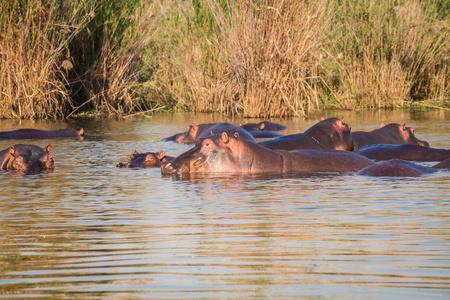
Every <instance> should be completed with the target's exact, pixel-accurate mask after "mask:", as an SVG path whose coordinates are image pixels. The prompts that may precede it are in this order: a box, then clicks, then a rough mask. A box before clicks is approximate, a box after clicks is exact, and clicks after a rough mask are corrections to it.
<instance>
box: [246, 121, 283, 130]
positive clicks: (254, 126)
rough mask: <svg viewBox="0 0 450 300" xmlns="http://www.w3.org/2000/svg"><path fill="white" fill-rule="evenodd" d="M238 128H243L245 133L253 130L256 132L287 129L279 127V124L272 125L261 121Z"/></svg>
mask: <svg viewBox="0 0 450 300" xmlns="http://www.w3.org/2000/svg"><path fill="white" fill-rule="evenodd" d="M239 127H242V128H244V129H245V130H247V131H254V130H258V131H280V130H285V129H287V127H286V126H284V125H281V124H277V123H272V122H269V121H262V122H259V123H247V124H239Z"/></svg>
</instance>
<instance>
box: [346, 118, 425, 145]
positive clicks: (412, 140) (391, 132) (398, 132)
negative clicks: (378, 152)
mask: <svg viewBox="0 0 450 300" xmlns="http://www.w3.org/2000/svg"><path fill="white" fill-rule="evenodd" d="M352 138H353V143H354V149H355V150H356V149H358V148H361V147H364V146H368V145H373V144H393V145H402V144H412V145H420V146H425V147H428V146H429V144H428V143H427V142H425V141H421V140H419V139H418V138H416V137H415V136H414V128H412V127H406V124H403V125H400V124H397V123H391V124H388V125H385V124H384V123H381V128H378V129H375V130H373V131H370V132H365V131H355V132H352Z"/></svg>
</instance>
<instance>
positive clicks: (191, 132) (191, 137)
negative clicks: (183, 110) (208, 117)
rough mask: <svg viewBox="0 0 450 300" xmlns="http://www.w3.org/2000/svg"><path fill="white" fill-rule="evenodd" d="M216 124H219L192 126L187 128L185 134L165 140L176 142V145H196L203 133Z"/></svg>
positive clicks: (178, 134)
mask: <svg viewBox="0 0 450 300" xmlns="http://www.w3.org/2000/svg"><path fill="white" fill-rule="evenodd" d="M216 124H217V123H206V124H199V125H195V124H192V125H189V126H188V127H187V130H186V131H185V132H181V133H177V134H175V135H173V136H170V137H168V138H166V139H164V140H167V141H174V142H176V143H183V144H194V143H195V141H196V140H197V139H198V138H199V136H200V134H201V133H202V132H203V131H205V130H207V129H208V128H210V127H211V126H213V125H216Z"/></svg>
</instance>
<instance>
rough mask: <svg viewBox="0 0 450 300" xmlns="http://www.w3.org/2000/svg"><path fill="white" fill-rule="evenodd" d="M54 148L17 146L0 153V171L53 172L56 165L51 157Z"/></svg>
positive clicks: (48, 146)
mask: <svg viewBox="0 0 450 300" xmlns="http://www.w3.org/2000/svg"><path fill="white" fill-rule="evenodd" d="M51 149H52V147H51V146H50V145H47V146H46V147H45V148H44V149H42V148H41V147H39V146H36V145H28V144H17V145H14V146H10V147H9V148H6V149H4V150H2V151H0V169H1V170H3V171H7V170H9V171H23V172H26V171H44V170H53V169H54V168H55V164H54V162H53V157H52V156H51V155H50V150H51Z"/></svg>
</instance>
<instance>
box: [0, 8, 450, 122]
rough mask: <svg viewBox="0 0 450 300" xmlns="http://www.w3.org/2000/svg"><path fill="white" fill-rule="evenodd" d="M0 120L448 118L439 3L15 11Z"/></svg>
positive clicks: (449, 41)
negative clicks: (212, 115)
mask: <svg viewBox="0 0 450 300" xmlns="http://www.w3.org/2000/svg"><path fill="white" fill-rule="evenodd" d="M0 8H1V11H2V14H0V92H1V93H0V117H1V118H5V117H7V118H45V117H67V116H70V115H72V114H74V113H79V112H82V111H96V112H109V113H114V114H124V113H130V112H133V111H142V110H147V109H151V108H154V107H155V106H163V105H164V106H166V107H171V108H173V109H177V110H191V111H202V112H221V113H226V114H242V115H243V116H248V117H271V116H294V115H306V114H308V112H309V111H310V110H316V109H326V108H336V109H367V108H369V109H375V108H392V107H398V106H404V105H407V104H410V103H420V102H421V101H434V102H437V103H440V104H441V105H442V104H444V105H445V103H447V104H446V105H450V104H449V103H450V83H449V80H448V78H450V67H449V65H450V64H449V55H448V53H450V28H449V25H448V24H450V14H449V12H450V3H449V2H448V1H447V2H446V1H439V0H423V1H416V0H398V1H397V0H396V1H394V0H358V1H342V0H318V1H298V0H240V1H237V0H219V1H210V0H191V1H175V0H173V1H170V0H169V1H162V2H159V1H157V0H156V1H145V0H132V1H127V0H119V1H113V0H85V1H81V0H70V1H57V0H51V1H47V2H44V1H42V0H28V1H24V0H13V1H2V2H1V4H0Z"/></svg>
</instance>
